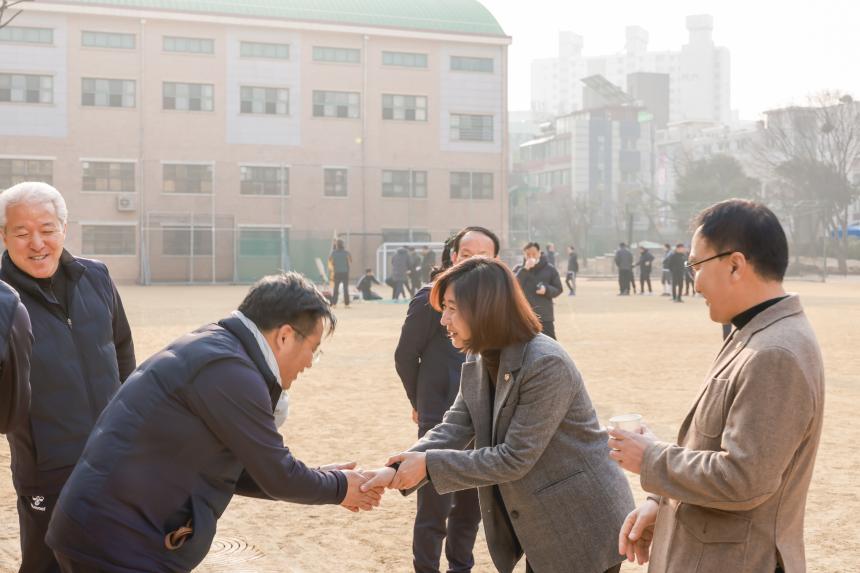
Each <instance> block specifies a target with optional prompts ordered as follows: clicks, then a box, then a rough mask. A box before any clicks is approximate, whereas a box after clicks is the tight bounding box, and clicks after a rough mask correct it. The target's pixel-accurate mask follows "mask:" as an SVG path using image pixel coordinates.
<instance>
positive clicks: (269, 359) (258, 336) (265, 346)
mask: <svg viewBox="0 0 860 573" xmlns="http://www.w3.org/2000/svg"><path fill="white" fill-rule="evenodd" d="M231 315H232V316H234V317H235V318H238V319H239V320H241V321H242V324H244V325H245V328H247V329H248V330H249V331H250V332H251V334H252V335H254V340H256V341H257V345H258V346H259V347H260V351H261V352H262V353H263V358H265V360H266V365H267V366H268V367H269V370H271V371H272V374H274V375H275V380H277V381H278V386H281V388H283V386H282V385H281V371H280V369H279V368H278V361H277V359H276V358H275V353H274V352H272V347H271V346H269V342H268V341H267V340H266V338H265V337H264V336H263V333H262V332H260V329H259V328H257V325H256V324H254V321H252V320H251V319H250V318H248V317H247V316H245V315H244V314H242V312H241V311H238V310H234V311H233V312H232V313H231ZM289 409H290V397H289V396H288V395H287V391H286V390H282V391H281V397H280V398H278V404H277V406H275V426H276V427H278V428H280V427H281V426H283V425H284V424H285V423H286V421H287V415H288V414H289Z"/></svg>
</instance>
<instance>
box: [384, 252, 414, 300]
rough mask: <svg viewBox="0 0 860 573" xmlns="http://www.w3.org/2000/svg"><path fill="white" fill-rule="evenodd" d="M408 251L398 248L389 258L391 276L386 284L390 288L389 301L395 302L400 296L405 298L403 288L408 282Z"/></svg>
mask: <svg viewBox="0 0 860 573" xmlns="http://www.w3.org/2000/svg"><path fill="white" fill-rule="evenodd" d="M409 264H410V257H409V251H408V250H406V247H400V248H399V249H397V251H395V253H394V256H392V257H391V275H390V276H389V277H388V278H387V279H386V283H388V284H389V286H391V300H397V299H399V298H400V297H401V296H402V297H403V298H406V293H405V292H404V290H403V287H404V286H406V284H407V283H408V282H409Z"/></svg>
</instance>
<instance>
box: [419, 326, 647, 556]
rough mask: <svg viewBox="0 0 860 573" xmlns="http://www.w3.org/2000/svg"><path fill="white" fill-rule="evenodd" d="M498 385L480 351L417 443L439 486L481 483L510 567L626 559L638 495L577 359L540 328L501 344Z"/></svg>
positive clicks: (494, 538) (497, 545)
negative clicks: (628, 521) (629, 520)
mask: <svg viewBox="0 0 860 573" xmlns="http://www.w3.org/2000/svg"><path fill="white" fill-rule="evenodd" d="M490 383H491V382H490V379H489V375H488V374H487V369H486V368H485V367H484V365H483V363H482V361H481V359H480V357H477V358H476V359H474V360H472V361H468V362H466V363H465V364H464V365H463V371H462V377H461V383H460V394H459V395H458V396H457V399H456V401H455V402H454V404H453V405H452V406H451V409H450V410H448V412H447V413H446V414H445V418H444V420H443V421H442V423H441V424H440V425H438V426H436V427H435V428H433V429H432V430H431V431H430V432H428V433H427V434H426V435H425V436H424V437H423V438H422V439H421V440H420V441H419V442H418V443H417V444H415V445H414V446H413V447H412V448H411V450H412V451H426V452H427V471H428V475H429V477H430V480H431V483H432V485H433V487H435V488H436V491H438V492H439V493H449V492H452V491H457V490H462V489H467V488H472V487H477V488H478V494H479V497H480V500H481V513H482V517H483V522H484V530H485V533H486V537H487V545H488V546H489V550H490V555H491V556H492V558H493V562H494V563H495V565H496V568H497V569H498V570H499V571H501V572H503V573H508V572H510V571H512V570H513V569H514V566H515V565H516V563H517V561H519V559H520V558H521V557H522V552H523V551H524V552H525V554H526V556H527V557H528V560H529V563H530V564H531V566H532V568H533V569H534V570H535V571H536V573H562V572H563V573H572V572H581V573H602V572H603V571H605V570H606V569H609V568H610V567H612V566H614V565H615V564H617V563H619V562H620V561H621V559H622V558H621V556H620V555H619V554H618V532H619V530H620V528H621V524H622V522H623V521H624V518H625V517H626V515H627V513H628V512H629V511H630V510H632V508H633V497H632V495H631V492H630V487H629V485H628V483H627V480H626V479H625V477H624V475H623V474H622V472H621V470H620V469H619V468H618V466H617V464H616V463H615V462H613V461H611V460H610V459H609V457H608V455H607V454H608V450H607V441H606V440H607V436H606V433H605V432H604V431H603V430H602V429H601V428H600V425H599V423H598V421H597V414H596V413H595V411H594V408H593V407H592V405H591V399H590V398H589V396H588V392H587V391H586V389H585V385H584V384H583V381H582V377H581V376H580V374H579V372H578V371H577V369H576V366H575V365H574V363H573V361H572V360H571V359H570V357H569V356H568V355H567V353H566V352H565V351H564V349H563V348H562V347H561V345H559V344H558V343H557V342H556V341H554V340H552V339H551V338H549V337H547V336H544V335H542V334H541V335H538V336H536V337H535V338H534V339H532V340H531V341H530V342H528V343H527V344H518V345H513V346H509V347H507V348H505V349H503V350H502V354H501V360H500V364H499V376H498V383H497V385H496V392H495V400H494V402H493V403H492V404H491V403H490V399H491V398H490V397H491V389H490ZM473 440H474V449H473V450H465V451H464V450H463V448H465V447H466V446H467V445H469V443H470V442H472V441H473ZM494 485H498V489H499V492H500V493H501V498H502V500H503V501H504V505H502V504H501V503H499V500H498V498H497V495H496V494H494V491H493V489H494V488H493V487H492V486H494ZM505 512H507V515H505ZM509 523H510V526H509V525H508V524H509ZM511 526H512V527H513V531H514V532H515V534H516V539H514V537H513V536H512V531H511V529H510V527H511ZM517 540H518V541H519V545H518V544H517Z"/></svg>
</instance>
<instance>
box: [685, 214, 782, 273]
mask: <svg viewBox="0 0 860 573" xmlns="http://www.w3.org/2000/svg"><path fill="white" fill-rule="evenodd" d="M693 227H694V229H698V231H699V233H700V234H701V236H702V237H703V238H704V239H705V240H706V241H708V244H709V245H710V246H711V247H713V248H714V249H716V250H717V251H719V252H722V251H737V252H739V253H743V255H744V256H745V257H746V258H747V260H749V261H750V263H752V265H753V268H754V269H755V272H756V274H758V275H759V276H760V277H762V278H764V279H770V280H775V281H782V279H783V278H784V277H785V269H786V268H788V240H787V239H786V237H785V231H784V230H783V228H782V225H781V224H780V222H779V219H778V218H777V217H776V215H775V214H774V213H773V211H771V210H770V209H768V208H767V207H766V206H764V205H763V204H761V203H758V202H756V201H749V200H747V199H728V200H726V201H721V202H719V203H717V204H715V205H711V206H710V207H708V208H707V209H705V210H704V211H702V212H701V213H699V214H698V215H697V216H696V218H695V220H694V221H693Z"/></svg>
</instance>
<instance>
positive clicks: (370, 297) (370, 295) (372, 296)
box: [361, 290, 382, 300]
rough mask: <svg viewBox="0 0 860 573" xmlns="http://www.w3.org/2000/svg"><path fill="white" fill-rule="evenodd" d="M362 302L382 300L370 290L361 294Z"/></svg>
mask: <svg viewBox="0 0 860 573" xmlns="http://www.w3.org/2000/svg"><path fill="white" fill-rule="evenodd" d="M361 299H362V300H382V297H381V296H379V295H378V294H376V293H375V292H373V291H372V290H368V291H364V292H362V293H361Z"/></svg>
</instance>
